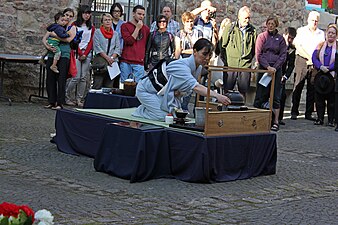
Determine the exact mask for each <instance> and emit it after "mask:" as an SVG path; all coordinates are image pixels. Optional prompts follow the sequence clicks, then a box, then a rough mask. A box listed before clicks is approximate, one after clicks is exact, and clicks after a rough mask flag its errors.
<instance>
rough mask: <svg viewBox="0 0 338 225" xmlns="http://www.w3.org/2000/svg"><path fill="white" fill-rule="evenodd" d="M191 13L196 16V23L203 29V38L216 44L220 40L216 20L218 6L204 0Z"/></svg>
mask: <svg viewBox="0 0 338 225" xmlns="http://www.w3.org/2000/svg"><path fill="white" fill-rule="evenodd" d="M191 13H192V14H193V15H195V16H196V19H195V21H194V25H195V26H196V28H197V29H199V30H200V31H202V33H203V38H206V39H208V40H209V41H211V42H212V44H213V45H214V46H216V44H217V40H218V29H217V25H216V20H215V18H216V8H215V7H213V6H212V3H211V2H210V1H209V0H204V1H203V2H202V3H201V6H200V7H198V8H196V9H194V10H192V11H191ZM199 14H200V15H199ZM197 15H199V16H197Z"/></svg>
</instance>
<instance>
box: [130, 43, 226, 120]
mask: <svg viewBox="0 0 338 225" xmlns="http://www.w3.org/2000/svg"><path fill="white" fill-rule="evenodd" d="M213 48H214V47H213V44H212V43H211V41H209V40H207V39H205V38H201V39H199V40H198V41H196V43H195V44H194V46H193V54H192V55H191V56H190V57H188V58H184V59H179V60H176V61H173V62H170V63H169V64H168V65H167V67H166V75H167V77H168V82H167V83H166V84H165V86H164V87H163V88H162V89H161V90H159V89H158V88H156V85H155V84H154V81H153V79H151V78H150V77H149V76H147V77H145V78H144V79H141V80H140V82H139V83H138V85H137V88H136V96H137V98H138V99H139V101H140V102H141V105H140V106H139V107H138V108H137V109H136V111H135V112H134V113H133V114H132V115H133V116H135V117H141V118H146V119H151V120H158V121H164V119H165V116H166V115H167V114H168V113H174V111H175V109H176V108H178V109H180V108H181V98H182V97H183V96H184V95H185V94H190V93H191V92H192V91H194V92H196V93H198V94H200V95H202V96H206V95H207V88H206V87H205V86H203V85H201V84H199V83H198V82H197V80H196V78H195V77H197V76H198V75H199V74H200V73H201V70H202V66H205V65H207V64H208V62H209V60H210V58H211V55H212V52H213ZM210 96H211V97H214V98H216V99H217V101H218V102H219V103H222V104H224V105H228V104H229V103H230V100H229V98H228V97H226V96H224V95H220V94H218V93H217V92H215V91H210Z"/></svg>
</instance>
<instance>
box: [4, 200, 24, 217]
mask: <svg viewBox="0 0 338 225" xmlns="http://www.w3.org/2000/svg"><path fill="white" fill-rule="evenodd" d="M19 209H20V207H19V206H17V205H15V204H12V203H8V202H4V203H2V204H0V215H1V214H2V215H4V216H7V217H10V216H14V217H17V216H18V214H19Z"/></svg>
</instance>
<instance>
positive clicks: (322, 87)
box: [314, 71, 335, 95]
mask: <svg viewBox="0 0 338 225" xmlns="http://www.w3.org/2000/svg"><path fill="white" fill-rule="evenodd" d="M314 85H315V90H316V92H317V93H319V94H322V95H326V94H329V93H330V92H332V90H333V88H334V85H335V83H334V79H333V76H332V75H331V74H330V73H324V72H322V71H319V72H318V73H317V74H316V77H315V81H314Z"/></svg>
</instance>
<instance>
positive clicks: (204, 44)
mask: <svg viewBox="0 0 338 225" xmlns="http://www.w3.org/2000/svg"><path fill="white" fill-rule="evenodd" d="M203 48H206V50H207V51H208V53H211V52H212V51H213V50H214V45H213V44H212V43H211V41H209V40H208V39H205V38H200V39H198V40H197V41H196V42H195V44H194V47H193V49H194V50H196V51H200V50H202V49H203Z"/></svg>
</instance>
